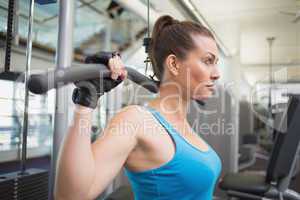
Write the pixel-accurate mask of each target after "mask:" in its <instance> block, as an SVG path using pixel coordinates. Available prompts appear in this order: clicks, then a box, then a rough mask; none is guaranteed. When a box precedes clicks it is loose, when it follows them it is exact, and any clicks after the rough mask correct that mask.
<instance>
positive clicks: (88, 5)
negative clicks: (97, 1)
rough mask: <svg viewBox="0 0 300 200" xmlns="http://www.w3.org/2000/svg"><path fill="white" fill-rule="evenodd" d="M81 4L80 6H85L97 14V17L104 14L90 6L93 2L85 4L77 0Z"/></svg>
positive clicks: (81, 0)
mask: <svg viewBox="0 0 300 200" xmlns="http://www.w3.org/2000/svg"><path fill="white" fill-rule="evenodd" d="M79 1H80V2H81V3H82V5H85V6H87V7H88V8H90V9H91V10H92V11H94V12H96V13H97V14H99V15H104V13H103V12H102V11H101V10H99V9H97V8H95V7H94V6H92V5H91V4H92V3H93V2H89V3H88V2H85V1H84V0H79Z"/></svg>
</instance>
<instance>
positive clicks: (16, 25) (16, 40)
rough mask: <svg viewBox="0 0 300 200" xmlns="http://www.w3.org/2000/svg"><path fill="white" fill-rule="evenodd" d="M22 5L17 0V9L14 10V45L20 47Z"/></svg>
mask: <svg viewBox="0 0 300 200" xmlns="http://www.w3.org/2000/svg"><path fill="white" fill-rule="evenodd" d="M19 7H20V5H19V0H15V8H14V22H13V24H14V28H13V40H14V45H16V46H18V45H19V16H20V8H19Z"/></svg>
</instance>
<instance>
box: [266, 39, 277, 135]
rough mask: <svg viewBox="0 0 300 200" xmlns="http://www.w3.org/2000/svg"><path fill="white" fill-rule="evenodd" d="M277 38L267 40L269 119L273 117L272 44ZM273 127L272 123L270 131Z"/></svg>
mask: <svg viewBox="0 0 300 200" xmlns="http://www.w3.org/2000/svg"><path fill="white" fill-rule="evenodd" d="M274 40H275V37H268V38H267V41H268V43H269V84H270V86H269V102H268V109H269V120H270V121H271V119H272V87H273V69H272V45H273V42H274ZM271 130H272V128H271V124H270V130H269V131H270V133H271V134H272V132H271Z"/></svg>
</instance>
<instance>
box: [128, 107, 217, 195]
mask: <svg viewBox="0 0 300 200" xmlns="http://www.w3.org/2000/svg"><path fill="white" fill-rule="evenodd" d="M146 108H147V109H148V110H149V111H150V112H151V113H152V114H153V116H154V117H155V118H156V119H157V120H158V121H159V123H160V124H162V126H163V127H164V128H165V129H166V131H167V132H168V134H169V135H170V136H171V138H172V139H173V142H174V144H175V154H174V156H173V158H172V159H171V160H170V161H168V162H167V163H165V164H163V165H162V166H160V167H158V168H155V169H150V170H145V171H141V172H134V171H131V170H129V169H126V168H125V174H126V175H127V177H128V179H129V182H130V184H131V187H132V190H133V193H134V199H135V200H174V199H176V200H177V199H178V200H211V199H212V198H213V192H214V188H215V183H216V181H217V179H218V177H219V174H220V171H221V160H220V158H219V156H218V155H217V154H216V152H215V151H214V150H213V149H212V148H211V147H210V146H209V145H208V147H209V149H208V150H207V151H201V150H199V149H197V148H196V147H194V146H193V145H192V144H190V143H189V142H188V141H187V140H186V139H185V138H183V136H181V135H180V133H178V132H177V131H176V129H174V128H173V127H172V126H171V124H170V123H168V122H167V121H166V120H165V118H164V117H163V116H162V115H161V114H160V113H159V112H158V111H157V110H155V109H154V108H150V107H146Z"/></svg>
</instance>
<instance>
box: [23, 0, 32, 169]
mask: <svg viewBox="0 0 300 200" xmlns="http://www.w3.org/2000/svg"><path fill="white" fill-rule="evenodd" d="M33 11H34V0H30V10H29V20H28V34H27V48H26V69H25V98H24V99H25V100H24V101H25V104H24V117H23V129H22V158H21V173H23V172H24V171H25V170H26V156H27V134H28V104H29V90H28V87H27V84H28V78H29V76H30V65H31V54H32V26H33Z"/></svg>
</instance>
